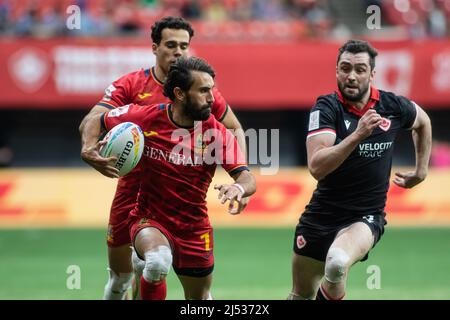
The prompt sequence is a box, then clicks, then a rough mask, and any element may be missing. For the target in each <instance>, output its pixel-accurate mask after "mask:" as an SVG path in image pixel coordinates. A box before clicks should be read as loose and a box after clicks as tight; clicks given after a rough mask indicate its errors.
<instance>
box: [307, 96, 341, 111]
mask: <svg viewBox="0 0 450 320" xmlns="http://www.w3.org/2000/svg"><path fill="white" fill-rule="evenodd" d="M318 108H319V109H321V110H323V111H327V110H329V111H336V110H337V109H338V108H339V99H338V97H337V95H336V93H330V94H325V95H320V96H318V97H317V99H316V102H315V104H314V106H313V109H318Z"/></svg>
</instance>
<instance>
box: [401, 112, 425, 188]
mask: <svg viewBox="0 0 450 320" xmlns="http://www.w3.org/2000/svg"><path fill="white" fill-rule="evenodd" d="M417 112H418V113H417V117H416V121H415V122H414V125H413V127H412V137H413V142H414V147H415V150H416V168H415V170H414V171H413V172H406V173H401V172H396V173H395V175H396V176H395V178H394V183H395V184H397V185H398V186H400V187H403V188H412V187H414V186H416V185H417V184H419V183H421V182H422V181H423V180H425V178H426V176H427V174H428V163H429V160H430V155H431V143H432V142H431V141H432V133H431V132H432V129H431V121H430V118H429V117H428V115H427V114H426V113H425V111H423V109H422V108H420V107H419V106H417Z"/></svg>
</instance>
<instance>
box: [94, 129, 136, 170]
mask: <svg viewBox="0 0 450 320" xmlns="http://www.w3.org/2000/svg"><path fill="white" fill-rule="evenodd" d="M104 140H106V144H105V145H103V147H102V148H101V149H100V155H101V156H102V157H104V158H108V157H116V158H117V161H116V164H115V165H114V166H115V167H116V168H117V169H119V176H121V177H122V176H124V175H126V174H127V173H129V172H130V171H131V170H133V169H134V168H135V167H136V165H137V164H138V163H139V160H140V159H141V156H142V151H144V135H143V134H142V130H141V128H140V127H139V126H138V125H136V124H134V123H132V122H124V123H120V124H118V125H117V126H115V127H114V128H112V129H111V130H110V131H109V132H108V133H107V134H106V136H105V138H104Z"/></svg>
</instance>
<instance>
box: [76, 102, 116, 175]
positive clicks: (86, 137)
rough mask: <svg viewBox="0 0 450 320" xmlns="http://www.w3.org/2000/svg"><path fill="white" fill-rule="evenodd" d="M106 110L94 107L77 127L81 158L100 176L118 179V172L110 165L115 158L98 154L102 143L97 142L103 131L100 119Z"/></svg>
mask: <svg viewBox="0 0 450 320" xmlns="http://www.w3.org/2000/svg"><path fill="white" fill-rule="evenodd" d="M108 110H109V109H107V108H105V107H102V106H94V107H93V108H92V109H91V111H90V112H89V113H88V114H87V115H86V116H85V117H84V119H83V120H82V121H81V124H80V127H79V131H80V135H81V158H82V159H83V160H84V161H85V162H86V163H87V164H89V165H90V166H91V167H93V168H94V169H95V170H97V171H98V172H100V173H101V174H103V175H105V176H107V177H110V178H118V177H119V170H118V169H117V168H115V167H114V166H112V164H111V162H113V161H115V160H117V159H116V158H115V157H110V158H103V157H102V156H100V153H99V150H100V147H101V146H102V145H103V143H102V142H98V139H99V138H100V136H101V134H102V133H103V131H104V130H103V129H102V128H101V125H100V118H101V116H102V114H103V113H105V112H106V111H108Z"/></svg>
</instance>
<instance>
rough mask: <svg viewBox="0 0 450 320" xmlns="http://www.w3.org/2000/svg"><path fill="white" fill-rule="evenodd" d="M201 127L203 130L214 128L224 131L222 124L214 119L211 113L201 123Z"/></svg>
mask: <svg viewBox="0 0 450 320" xmlns="http://www.w3.org/2000/svg"><path fill="white" fill-rule="evenodd" d="M203 126H204V127H205V129H210V128H215V129H226V127H225V126H224V125H223V123H222V122H220V121H219V120H217V119H216V117H214V115H213V114H212V113H211V115H210V116H209V118H208V119H206V120H205V121H203Z"/></svg>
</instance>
